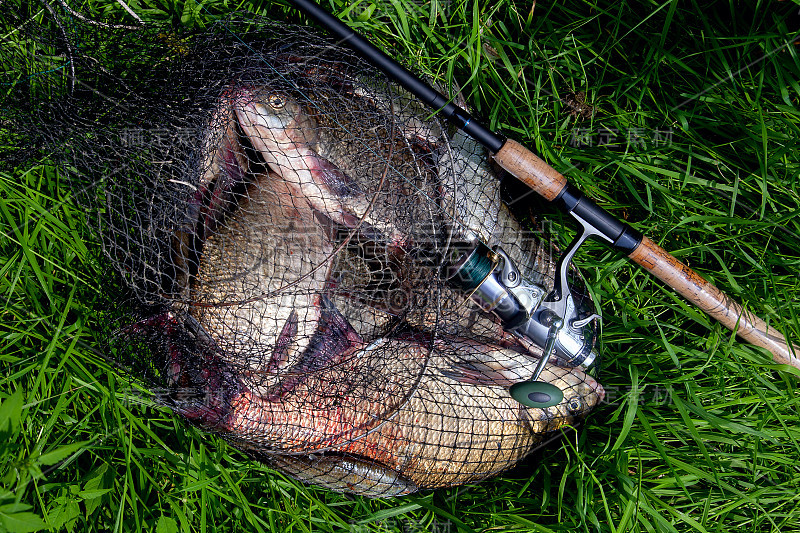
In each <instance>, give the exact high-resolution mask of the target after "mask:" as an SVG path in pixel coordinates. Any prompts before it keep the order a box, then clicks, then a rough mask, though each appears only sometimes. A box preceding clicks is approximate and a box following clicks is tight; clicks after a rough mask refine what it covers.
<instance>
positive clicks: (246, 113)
mask: <svg viewBox="0 0 800 533" xmlns="http://www.w3.org/2000/svg"><path fill="white" fill-rule="evenodd" d="M235 109H236V116H237V120H238V121H239V125H240V126H241V128H242V130H243V132H244V134H245V136H246V137H247V138H248V139H249V140H250V142H252V143H253V146H254V148H255V149H256V150H258V151H259V152H260V153H261V154H262V155H265V154H270V153H276V154H277V153H280V152H282V153H285V154H291V153H293V152H298V151H302V150H306V149H311V150H314V149H315V148H316V145H317V142H318V139H317V134H316V124H315V123H314V121H313V119H312V118H311V117H309V115H308V114H307V113H306V112H305V111H304V110H303V108H302V106H301V105H300V103H299V102H298V101H297V100H296V99H295V98H293V97H292V96H290V95H289V94H288V93H286V92H281V91H274V90H272V89H270V88H268V87H261V88H259V89H247V88H245V89H240V90H239V92H238V94H237V96H236V103H235ZM266 158H267V159H268V160H267V163H276V162H277V161H270V160H269V159H272V158H270V157H269V156H266Z"/></svg>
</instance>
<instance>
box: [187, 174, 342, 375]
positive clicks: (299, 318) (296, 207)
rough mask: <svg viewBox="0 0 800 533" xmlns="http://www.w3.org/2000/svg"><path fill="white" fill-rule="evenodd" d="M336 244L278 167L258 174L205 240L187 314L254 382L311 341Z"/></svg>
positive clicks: (275, 371)
mask: <svg viewBox="0 0 800 533" xmlns="http://www.w3.org/2000/svg"><path fill="white" fill-rule="evenodd" d="M332 249H333V244H332V241H331V240H330V239H329V235H328V234H327V232H326V230H325V228H324V227H323V226H322V225H320V223H319V221H318V220H317V218H316V217H315V215H314V212H313V210H312V209H311V208H309V206H308V205H306V204H304V203H303V202H298V201H297V200H296V199H295V198H294V197H293V191H292V190H291V189H290V187H289V186H288V185H287V184H286V183H285V181H284V180H283V179H282V178H281V177H280V176H278V175H277V174H274V173H266V174H261V175H257V176H255V177H254V179H253V183H252V184H251V185H250V187H249V188H248V192H247V194H246V195H245V196H244V197H243V198H241V199H240V200H239V202H238V206H237V208H236V210H235V211H233V212H231V213H230V214H229V215H228V216H227V217H226V218H225V221H224V223H223V224H220V225H219V227H218V228H217V230H216V231H215V232H214V233H213V234H212V235H211V236H209V237H208V239H207V240H206V241H205V243H204V244H203V249H202V255H201V256H200V259H199V266H198V269H197V274H196V276H195V277H194V279H193V281H192V285H191V301H192V305H191V306H190V308H189V314H190V316H192V317H193V318H194V319H196V320H197V322H198V323H199V324H200V327H202V329H203V330H204V331H205V333H206V334H207V335H208V336H210V337H211V338H212V339H213V340H214V341H215V342H216V343H217V345H219V346H220V347H222V350H223V352H224V353H225V354H226V356H225V357H226V358H227V359H226V360H227V362H228V363H229V364H232V365H234V366H236V367H237V368H238V369H239V371H240V372H241V373H242V374H243V375H246V376H250V382H251V383H253V384H256V385H257V386H255V388H256V389H258V390H262V389H266V388H268V387H269V386H271V385H272V384H274V382H275V381H276V380H277V379H278V378H277V376H278V375H279V374H280V371H281V370H282V369H284V368H286V367H287V366H290V365H291V364H292V362H293V361H296V360H297V359H298V358H299V357H300V355H301V354H302V352H303V351H304V350H305V348H306V347H307V346H308V344H309V343H310V341H311V338H312V336H313V334H314V332H315V331H316V328H317V322H318V320H319V316H320V302H319V298H320V294H322V293H323V291H324V288H325V282H326V279H327V276H328V273H329V268H330V267H329V265H327V264H326V262H328V261H329V259H330V257H329V256H330V254H331V252H332ZM315 269H316V270H315ZM270 355H271V356H272V359H271V360H270V362H269V364H265V359H268V358H269V356H270Z"/></svg>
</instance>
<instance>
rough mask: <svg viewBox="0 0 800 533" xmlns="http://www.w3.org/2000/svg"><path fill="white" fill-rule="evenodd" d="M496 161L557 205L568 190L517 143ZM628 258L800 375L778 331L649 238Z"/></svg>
mask: <svg viewBox="0 0 800 533" xmlns="http://www.w3.org/2000/svg"><path fill="white" fill-rule="evenodd" d="M494 159H495V161H497V163H498V164H499V165H500V166H501V167H503V168H504V169H505V170H506V171H508V172H509V173H510V174H512V175H513V176H515V177H516V178H517V179H519V180H520V181H522V182H523V183H525V184H526V185H527V186H528V187H530V188H531V189H532V190H534V191H535V192H537V193H539V194H540V195H541V196H543V197H544V198H546V199H547V200H555V199H557V198H558V197H559V195H560V194H561V193H562V191H564V190H565V188H566V187H567V179H566V178H565V177H564V176H562V175H561V174H560V173H558V172H557V171H556V170H554V169H553V168H552V167H550V165H548V164H547V163H545V162H544V161H543V160H542V159H541V158H539V157H538V156H536V155H535V154H534V153H533V152H531V151H530V150H528V149H527V148H525V147H524V146H522V145H521V144H519V143H518V142H516V141H513V140H511V139H508V140H507V141H506V143H505V144H504V145H503V147H502V148H501V149H500V150H499V151H498V152H497V153H496V154H495V155H494ZM628 257H630V258H631V259H632V260H633V261H634V262H636V263H637V264H639V265H640V266H641V267H642V268H644V269H645V270H647V271H648V272H650V273H651V274H653V275H654V276H655V277H657V278H658V279H660V280H661V281H663V282H664V283H665V284H667V285H668V286H669V287H671V288H673V289H675V290H676V291H677V292H678V293H679V294H680V295H681V296H683V297H684V298H686V299H687V300H688V301H689V302H691V303H692V304H694V305H695V306H697V307H698V308H700V309H701V310H703V311H704V312H705V313H707V314H708V315H709V316H711V317H712V318H714V319H715V320H717V321H719V322H720V323H721V324H722V325H723V326H725V327H726V328H728V329H730V330H731V331H735V332H736V334H737V335H738V336H739V337H741V338H742V339H744V340H745V341H747V342H749V343H751V344H753V345H755V346H760V347H762V348H765V349H767V350H769V352H770V353H772V358H773V360H774V361H775V362H776V363H779V364H785V365H792V366H794V367H795V368H798V369H800V359H798V357H797V356H798V355H800V348H798V347H797V346H795V345H791V346H790V345H789V344H788V343H787V342H786V340H785V339H784V337H783V335H781V333H780V332H779V331H778V330H777V329H775V328H770V327H769V326H767V324H766V323H765V322H764V321H763V320H761V319H760V318H759V317H757V316H755V315H754V314H752V313H750V312H749V311H746V310H745V309H744V308H743V307H742V306H741V305H740V304H739V303H737V302H735V301H734V300H732V299H731V298H730V297H729V296H727V295H726V294H725V293H724V292H722V291H721V290H719V289H718V288H717V287H715V286H714V285H713V284H711V283H709V282H708V281H706V280H705V279H703V278H702V277H701V276H700V275H699V274H697V273H696V272H695V271H693V270H692V269H691V268H689V267H688V266H686V265H684V264H683V263H681V262H680V261H678V260H677V259H676V258H675V257H673V256H672V255H671V254H669V252H667V251H666V250H664V249H663V248H661V247H660V246H658V245H657V244H655V243H654V242H653V241H651V240H650V239H648V238H647V237H643V238H642V241H641V243H640V244H639V245H638V246H636V248H635V249H633V251H630V252H629V255H628Z"/></svg>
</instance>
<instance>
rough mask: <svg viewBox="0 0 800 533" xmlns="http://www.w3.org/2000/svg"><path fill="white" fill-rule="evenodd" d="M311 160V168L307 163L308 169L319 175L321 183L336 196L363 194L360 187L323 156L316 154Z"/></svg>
mask: <svg viewBox="0 0 800 533" xmlns="http://www.w3.org/2000/svg"><path fill="white" fill-rule="evenodd" d="M313 162H314V164H313V168H311V165H309V170H311V171H312V173H313V174H314V175H315V176H317V177H319V178H320V179H321V180H322V184H323V185H325V187H327V188H328V189H329V190H330V191H331V192H333V193H334V194H336V195H337V196H344V197H351V196H358V195H362V194H363V191H362V190H361V188H360V187H359V186H358V184H357V183H356V182H355V181H353V180H352V179H351V178H350V176H348V175H347V174H345V173H344V172H343V171H342V170H341V169H340V168H339V167H337V166H336V165H334V164H333V163H331V162H330V161H328V160H327V159H325V158H324V157H321V156H317V157H315V158H314V159H313Z"/></svg>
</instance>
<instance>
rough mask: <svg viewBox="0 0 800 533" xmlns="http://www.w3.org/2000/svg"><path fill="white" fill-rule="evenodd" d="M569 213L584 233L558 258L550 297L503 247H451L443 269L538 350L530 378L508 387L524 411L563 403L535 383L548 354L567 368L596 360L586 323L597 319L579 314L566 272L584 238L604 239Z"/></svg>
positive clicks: (554, 392) (450, 279) (550, 389)
mask: <svg viewBox="0 0 800 533" xmlns="http://www.w3.org/2000/svg"><path fill="white" fill-rule="evenodd" d="M571 214H572V216H573V217H575V218H576V219H577V220H578V222H579V223H580V224H581V226H582V228H583V231H582V232H581V233H579V234H578V235H577V236H576V237H575V238H574V239H573V240H572V242H571V243H570V244H569V246H567V248H566V249H565V250H564V253H563V254H562V255H561V257H560V258H559V260H558V263H557V265H556V278H555V283H554V286H553V290H552V291H550V293H549V294H547V293H546V291H545V289H544V288H543V287H541V286H539V285H535V284H530V283H527V282H526V281H525V280H523V279H522V275H521V274H520V272H519V270H518V269H517V266H516V265H515V264H514V262H513V261H512V260H511V258H510V257H509V256H508V255H507V254H506V253H505V252H504V251H503V250H502V248H500V247H499V246H498V247H495V248H494V250H492V249H490V248H489V247H488V246H486V245H485V244H484V243H482V242H480V241H478V242H473V243H470V244H467V245H466V246H461V247H456V248H454V249H453V253H452V254H451V262H450V263H449V264H448V265H447V266H446V268H445V277H446V279H447V281H448V283H450V284H451V285H452V286H454V287H455V288H457V289H458V290H460V291H461V292H462V293H464V294H466V295H468V297H469V298H470V299H471V300H472V301H473V302H475V303H477V304H478V305H479V306H480V307H481V308H482V309H483V310H484V311H486V312H491V313H493V314H494V315H495V316H497V317H498V318H499V319H500V321H501V323H502V324H503V329H505V330H506V331H508V332H509V333H511V334H513V335H515V336H517V337H520V338H523V339H527V340H529V341H530V342H533V343H534V344H535V345H537V346H539V347H540V348H542V349H543V351H542V357H541V359H540V360H539V362H538V364H537V365H536V369H535V370H534V372H533V375H532V376H531V377H530V379H529V380H528V381H522V382H519V383H516V384H514V385H513V386H512V387H511V389H510V393H511V396H512V397H513V398H514V399H515V400H517V401H518V402H520V403H521V404H523V405H526V406H528V407H538V408H545V407H551V406H553V405H556V404H558V403H559V402H561V400H562V399H563V393H562V392H561V390H560V389H559V388H558V387H556V386H555V385H552V384H550V383H546V382H544V381H537V380H538V379H539V376H540V375H541V373H542V370H544V366H545V364H547V361H548V360H549V359H550V357H551V356H553V355H555V356H556V357H557V358H559V359H560V360H561V361H562V363H563V364H565V365H566V366H570V367H577V366H583V367H588V366H589V365H591V364H592V363H593V362H594V360H595V358H596V357H597V352H596V351H595V350H594V348H593V346H594V341H595V332H594V329H593V328H592V327H591V322H592V321H593V320H594V319H595V318H601V316H600V315H599V314H597V313H592V314H591V315H590V316H585V317H581V316H579V309H578V307H577V305H576V302H575V298H574V296H573V295H572V292H571V291H570V288H569V285H568V282H567V273H568V271H569V266H570V263H571V262H572V257H573V256H574V255H575V252H576V251H577V250H578V248H579V247H580V246H581V245H582V244H583V243H584V241H586V239H588V238H589V237H590V236H592V235H597V236H599V237H602V238H606V237H605V236H604V235H603V233H602V232H600V231H599V230H598V229H597V228H595V227H594V226H592V225H591V224H589V223H588V222H586V221H585V220H583V219H582V218H581V217H580V216H578V215H576V214H575V213H571Z"/></svg>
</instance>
